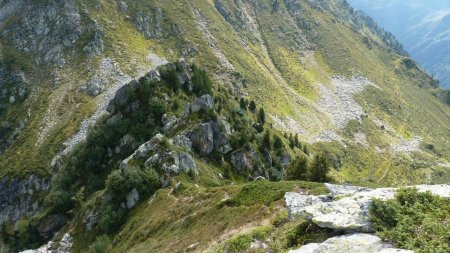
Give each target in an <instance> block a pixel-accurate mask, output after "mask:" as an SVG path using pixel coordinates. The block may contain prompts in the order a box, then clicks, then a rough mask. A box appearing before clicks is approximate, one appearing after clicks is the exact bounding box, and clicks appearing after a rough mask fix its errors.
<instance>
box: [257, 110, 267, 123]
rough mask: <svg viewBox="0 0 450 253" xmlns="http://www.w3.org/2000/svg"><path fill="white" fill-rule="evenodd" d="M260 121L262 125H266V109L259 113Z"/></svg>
mask: <svg viewBox="0 0 450 253" xmlns="http://www.w3.org/2000/svg"><path fill="white" fill-rule="evenodd" d="M258 121H259V123H260V124H261V125H264V124H265V123H266V113H265V112H264V108H261V109H259V111H258Z"/></svg>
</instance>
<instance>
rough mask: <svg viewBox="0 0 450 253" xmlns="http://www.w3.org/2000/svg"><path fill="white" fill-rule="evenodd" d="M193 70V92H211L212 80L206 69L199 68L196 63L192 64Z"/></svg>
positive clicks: (201, 93)
mask: <svg viewBox="0 0 450 253" xmlns="http://www.w3.org/2000/svg"><path fill="white" fill-rule="evenodd" d="M192 72H193V76H192V85H193V92H194V93H195V94H196V95H197V96H202V95H205V94H211V91H212V81H211V79H210V78H209V76H208V74H207V73H206V71H205V70H202V69H199V68H197V67H196V66H195V65H192Z"/></svg>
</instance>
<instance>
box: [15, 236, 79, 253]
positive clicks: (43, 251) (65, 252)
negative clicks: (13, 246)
mask: <svg viewBox="0 0 450 253" xmlns="http://www.w3.org/2000/svg"><path fill="white" fill-rule="evenodd" d="M54 245H59V246H58V247H56V248H55V247H54ZM72 245H73V238H72V236H70V234H67V233H66V234H64V236H63V238H62V239H61V241H59V242H58V243H57V244H56V243H55V242H53V241H49V242H48V243H47V244H45V245H43V246H42V247H40V248H39V249H34V250H25V251H22V252H19V253H69V252H70V251H71V249H72Z"/></svg>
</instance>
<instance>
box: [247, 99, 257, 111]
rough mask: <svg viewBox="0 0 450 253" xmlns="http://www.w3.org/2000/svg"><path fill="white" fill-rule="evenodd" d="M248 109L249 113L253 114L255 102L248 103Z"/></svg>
mask: <svg viewBox="0 0 450 253" xmlns="http://www.w3.org/2000/svg"><path fill="white" fill-rule="evenodd" d="M248 109H249V110H250V111H251V112H255V111H256V103H255V101H253V100H252V101H250V105H249V106H248Z"/></svg>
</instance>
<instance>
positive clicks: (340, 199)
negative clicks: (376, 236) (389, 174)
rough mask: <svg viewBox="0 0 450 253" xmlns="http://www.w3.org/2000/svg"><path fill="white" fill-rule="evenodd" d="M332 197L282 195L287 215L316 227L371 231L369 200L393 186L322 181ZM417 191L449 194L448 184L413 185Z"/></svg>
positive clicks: (392, 193) (383, 195) (391, 190)
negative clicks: (297, 217)
mask: <svg viewBox="0 0 450 253" xmlns="http://www.w3.org/2000/svg"><path fill="white" fill-rule="evenodd" d="M326 186H327V187H328V189H329V190H330V192H331V195H332V197H333V198H334V199H328V198H326V197H325V196H319V197H316V196H310V195H305V194H300V193H286V195H285V199H286V204H287V207H288V212H289V214H290V217H294V216H299V217H302V218H306V219H310V220H311V221H312V222H314V223H315V224H317V225H318V226H320V227H325V228H332V229H337V230H346V231H360V232H373V229H372V226H371V223H370V221H369V206H370V204H371V203H372V200H373V199H375V198H377V199H382V200H388V199H392V198H394V196H395V193H396V191H397V189H396V188H378V189H369V188H363V187H354V186H339V185H332V184H326ZM415 187H416V188H417V189H418V190H419V192H426V191H430V192H431V193H432V194H435V195H439V196H443V197H450V185H417V186H415Z"/></svg>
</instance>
